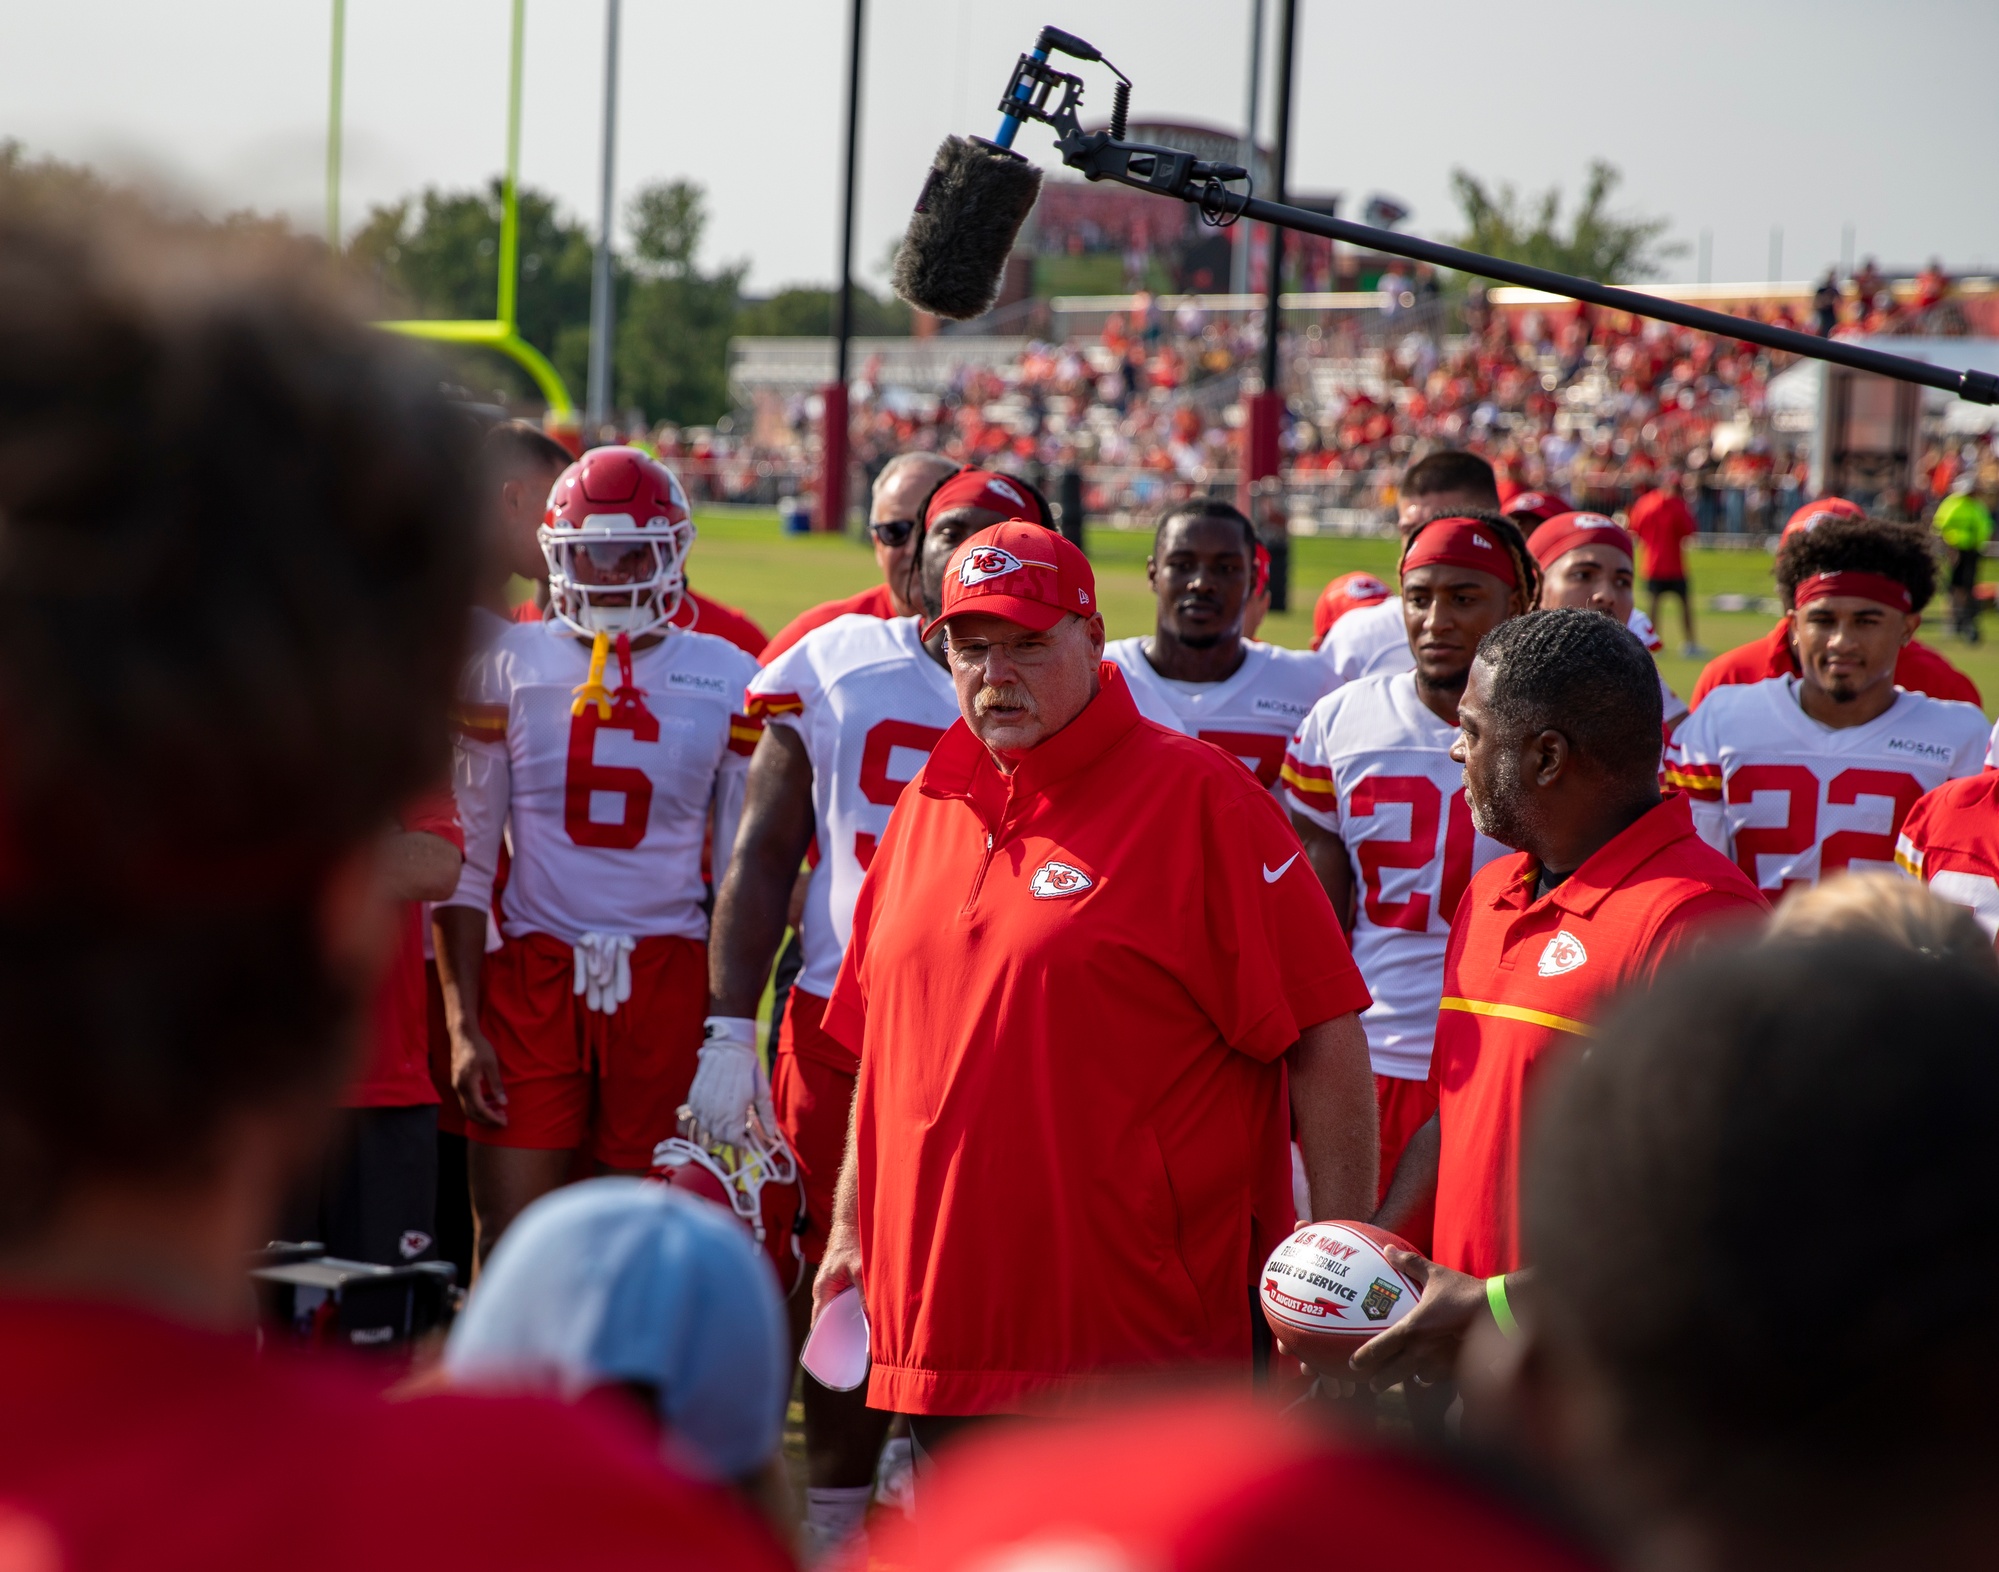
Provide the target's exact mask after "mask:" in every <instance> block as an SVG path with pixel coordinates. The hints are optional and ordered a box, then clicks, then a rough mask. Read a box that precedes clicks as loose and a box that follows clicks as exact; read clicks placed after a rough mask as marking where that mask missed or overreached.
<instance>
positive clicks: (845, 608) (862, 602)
mask: <svg viewBox="0 0 1999 1572" xmlns="http://www.w3.org/2000/svg"><path fill="white" fill-rule="evenodd" d="M895 614H896V612H895V597H894V596H892V595H891V594H889V592H888V586H887V585H886V584H877V585H876V586H875V587H874V588H873V589H864V590H862V591H861V592H860V594H858V595H849V596H847V597H846V598H845V599H844V600H826V601H821V602H820V603H819V604H818V605H816V606H808V607H806V608H805V610H803V611H801V612H800V613H799V614H798V615H797V616H795V617H793V618H792V619H791V621H789V622H787V623H786V624H785V625H784V626H783V627H781V628H779V629H778V630H777V636H776V637H775V638H773V639H772V640H771V641H770V643H768V644H766V645H765V646H764V647H763V649H762V650H761V651H760V652H753V653H755V654H756V657H757V664H758V665H760V666H768V665H769V664H770V663H771V662H772V661H774V660H776V659H777V658H778V656H780V655H782V654H783V653H784V652H785V651H786V650H788V649H790V648H791V646H792V645H794V644H796V643H797V642H798V641H799V640H800V639H802V638H804V637H805V635H806V634H808V633H810V632H811V631H812V630H813V629H814V628H823V627H825V626H826V624H827V623H829V622H831V621H832V620H833V619H834V618H835V617H880V618H882V619H883V620H887V619H888V618H890V617H893V616H894V615H895Z"/></svg>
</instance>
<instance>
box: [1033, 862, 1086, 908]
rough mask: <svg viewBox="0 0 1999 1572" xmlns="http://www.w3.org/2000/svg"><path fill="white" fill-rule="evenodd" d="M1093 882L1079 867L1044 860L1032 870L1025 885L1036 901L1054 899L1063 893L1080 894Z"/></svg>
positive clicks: (1060, 896)
mask: <svg viewBox="0 0 1999 1572" xmlns="http://www.w3.org/2000/svg"><path fill="white" fill-rule="evenodd" d="M1095 883H1096V880H1094V879H1092V878H1091V877H1090V876H1089V875H1088V874H1087V873H1085V872H1083V870H1082V869H1081V868H1072V867H1070V866H1069V865H1068V864H1067V863H1066V862H1044V863H1043V864H1042V865H1041V866H1040V867H1039V868H1036V869H1035V870H1034V876H1033V877H1032V878H1030V879H1029V880H1028V881H1027V887H1028V889H1029V890H1030V891H1032V892H1033V895H1034V898H1035V899H1036V900H1037V901H1054V900H1060V899H1061V898H1062V897H1063V896H1065V895H1081V894H1082V893H1083V892H1084V891H1085V890H1087V889H1089V888H1090V886H1091V885H1093V884H1095Z"/></svg>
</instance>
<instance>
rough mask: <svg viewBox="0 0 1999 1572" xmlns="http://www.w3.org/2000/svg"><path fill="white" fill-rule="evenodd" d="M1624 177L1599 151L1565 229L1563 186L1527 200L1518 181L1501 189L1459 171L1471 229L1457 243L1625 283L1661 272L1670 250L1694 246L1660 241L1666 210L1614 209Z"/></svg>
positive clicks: (1456, 176) (1456, 186)
mask: <svg viewBox="0 0 1999 1572" xmlns="http://www.w3.org/2000/svg"><path fill="white" fill-rule="evenodd" d="M1622 179H1623V176H1622V175H1621V174H1619V172H1618V171H1617V169H1616V167H1615V166H1613V165H1611V164H1609V163H1606V162H1605V161H1604V160H1603V159H1600V158H1599V159H1593V160H1592V161H1591V163H1590V166H1589V178H1588V180H1587V181H1586V182H1585V184H1584V186H1583V199H1582V205H1581V206H1580V207H1579V208H1577V209H1576V214H1575V218H1574V220H1573V221H1572V222H1571V223H1570V225H1569V229H1568V233H1567V234H1566V235H1565V234H1562V233H1560V232H1559V229H1558V225H1559V222H1560V218H1561V208H1562V192H1561V188H1560V187H1559V186H1551V187H1549V189H1548V190H1546V191H1544V192H1542V193H1541V194H1540V196H1538V197H1533V198H1529V199H1528V200H1527V201H1526V202H1524V203H1523V202H1522V201H1521V199H1520V197H1519V194H1518V193H1517V192H1516V191H1515V190H1514V188H1513V187H1512V186H1511V185H1502V186H1501V187H1500V188H1499V190H1498V193H1497V195H1495V194H1494V193H1493V192H1491V191H1490V190H1488V189H1487V187H1486V185H1485V183H1484V182H1483V181H1481V180H1480V179H1479V178H1478V177H1477V176H1475V175H1472V174H1469V173H1467V172H1466V171H1465V170H1462V169H1454V170H1452V171H1451V190H1452V192H1453V193H1454V194H1455V195H1456V197H1457V199H1458V206H1459V208H1460V209H1461V210H1462V211H1463V213H1464V219H1465V232H1464V234H1462V235H1461V236H1459V237H1458V240H1457V244H1459V245H1461V246H1465V247H1467V248H1469V249H1470V250H1473V251H1482V252H1484V253H1485V254H1486V255H1488V256H1495V257H1502V258H1504V259H1506V260H1507V261H1509V262H1525V263H1528V264H1530V265H1532V266H1534V267H1545V268H1552V269H1554V270H1555V271H1556V272H1560V273H1573V274H1575V275H1577V276H1578V277H1581V278H1590V279H1595V280H1597V281H1598V282H1599V283H1605V284H1621V283H1629V282H1631V281H1633V280H1635V279H1641V278H1653V277H1656V276H1657V275H1658V273H1659V271H1660V263H1661V262H1662V261H1663V260H1664V259H1666V258H1667V257H1673V256H1679V255H1681V254H1682V253H1684V252H1685V251H1686V249H1687V248H1686V247H1685V246H1684V245H1683V244H1679V243H1674V244H1671V245H1660V244H1659V243H1658V242H1659V237H1660V236H1661V235H1663V234H1664V233H1665V232H1666V230H1667V229H1668V228H1670V227H1671V220H1669V219H1664V218H1632V217H1623V216H1620V215H1618V214H1615V213H1612V212H1610V211H1609V210H1608V204H1609V201H1610V194H1611V192H1612V191H1614V190H1616V188H1617V185H1618V182H1619V181H1620V180H1622Z"/></svg>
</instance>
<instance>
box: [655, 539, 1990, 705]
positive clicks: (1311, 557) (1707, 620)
mask: <svg viewBox="0 0 1999 1572" xmlns="http://www.w3.org/2000/svg"><path fill="white" fill-rule="evenodd" d="M697 522H698V524H699V527H700V539H699V540H698V542H697V543H696V545H695V547H694V554H693V556H692V557H691V558H690V559H689V561H688V573H689V576H690V577H691V578H692V580H693V581H694V583H696V584H697V585H699V586H700V588H701V590H702V591H703V593H705V594H708V595H712V596H714V597H715V598H716V599H717V600H721V601H724V602H726V603H727V604H729V605H732V606H736V607H739V608H740V609H741V610H743V611H744V612H746V613H748V614H749V615H750V616H751V617H753V618H755V619H756V620H757V621H758V622H759V623H761V624H762V625H763V626H764V628H765V629H766V630H767V631H769V632H772V633H775V632H776V631H777V630H778V629H779V628H780V627H782V626H783V625H784V624H785V623H786V622H788V621H789V620H790V619H791V618H792V617H793V616H795V615H797V613H799V612H800V611H802V610H804V609H805V608H806V607H807V606H811V605H816V604H817V603H818V602H820V601H822V600H831V599H833V598H834V597H836V596H840V595H851V594H854V593H855V592H856V591H858V590H863V589H866V588H867V587H868V586H869V585H871V584H873V583H875V582H876V581H877V574H876V570H875V559H874V554H873V553H872V552H871V551H869V550H868V548H867V546H866V544H865V543H863V542H857V541H854V540H851V539H848V538H846V537H844V536H836V535H786V534H783V533H781V532H780V531H779V529H778V523H777V514H776V513H775V512H770V513H765V512H749V511H743V512H738V511H735V510H730V511H726V512H712V513H702V514H700V515H699V516H698V520H697ZM1150 545H1151V537H1150V536H1149V535H1144V534H1140V533H1136V532H1126V531H1122V530H1112V529H1092V530H1091V531H1090V532H1089V549H1090V557H1091V560H1092V562H1093V563H1094V565H1095V567H1096V571H1097V590H1098V595H1099V598H1100V599H1101V600H1102V602H1103V608H1104V621H1105V623H1106V625H1107V626H1108V627H1109V629H1110V635H1111V637H1112V638H1125V637H1128V636H1129V635H1131V634H1134V633H1149V632H1151V630H1152V618H1153V605H1152V592H1151V591H1150V590H1149V589H1147V588H1146V584H1145V555H1146V551H1147V549H1148V548H1149V547H1150ZM1687 567H1688V572H1689V573H1690V574H1691V575H1692V579H1693V585H1694V599H1695V603H1696V604H1695V619H1696V628H1697V631H1698V633H1699V634H1700V642H1701V643H1702V644H1703V645H1704V646H1705V647H1706V648H1707V649H1709V650H1711V651H1714V650H1725V649H1729V648H1732V647H1733V646H1735V645H1737V644H1744V643H1747V642H1748V641H1749V640H1750V639H1753V638H1756V637H1757V636H1758V635H1760V634H1762V633H1764V632H1766V631H1767V630H1768V629H1769V627H1770V622H1771V619H1770V617H1769V616H1768V615H1766V614H1764V613H1762V612H1733V613H1724V612H1716V611H1710V610H1709V609H1708V600H1709V597H1711V596H1714V595H1717V594H1735V595H1748V596H1752V597H1753V596H1759V595H1764V596H1767V595H1774V594H1775V593H1776V590H1775V587H1774V586H1773V585H1772V583H1771V580H1770V559H1769V558H1768V557H1766V556H1764V555H1763V553H1761V552H1757V551H1693V552H1690V553H1688V561H1687ZM1355 568H1365V569H1367V570H1368V571H1369V572H1371V573H1378V574H1380V575H1382V577H1384V578H1386V579H1388V580H1389V581H1390V582H1391V583H1392V582H1393V579H1394V569H1395V548H1394V546H1393V544H1392V543H1391V542H1389V541H1385V540H1329V539H1328V540H1321V539H1309V538H1308V539H1301V540H1296V541H1293V542H1292V569H1291V585H1292V610H1291V611H1289V612H1286V613H1283V614H1281V615H1275V614H1274V615H1272V616H1271V617H1270V618H1269V620H1268V621H1266V622H1265V623H1264V625H1263V633H1262V636H1263V637H1264V638H1266V639H1269V640H1270V641H1271V642H1272V643H1275V644H1289V645H1293V646H1295V647H1297V648H1299V649H1303V648H1305V647H1306V646H1308V645H1309V644H1310V643H1311V642H1312V602H1313V600H1314V599H1315V598H1316V597H1317V595H1318V593H1319V589H1320V587H1321V586H1322V585H1324V584H1325V583H1326V581H1327V580H1328V579H1331V578H1334V577H1336V576H1337V575H1339V574H1341V573H1346V572H1349V571H1351V570H1353V569H1355ZM1942 604H1943V603H1942V600H1941V598H1939V599H1938V600H1937V601H1935V602H1933V603H1932V604H1931V607H1930V611H1931V614H1932V616H1934V617H1936V618H1937V622H1936V624H1935V625H1933V626H1932V627H1930V628H1929V629H1927V630H1926V631H1925V632H1924V634H1923V638H1924V640H1925V641H1926V642H1928V643H1931V644H1933V645H1934V646H1935V647H1937V648H1938V649H1940V650H1942V651H1943V653H1944V654H1945V655H1946V656H1948V657H1949V659H1950V660H1951V662H1952V663H1953V664H1954V665H1956V666H1958V667H1960V668H1961V669H1962V670H1963V671H1964V672H1965V673H1966V674H1967V675H1968V676H1969V677H1970V678H1971V679H1972V681H1974V682H1976V683H1977V684H1978V688H1979V691H1980V692H1981V693H1983V694H1984V695H1985V709H1986V713H1987V714H1988V715H1993V714H1999V648H1995V647H1994V646H1993V645H1991V644H1981V645H1968V644H1965V643H1964V642H1963V641H1961V640H1959V639H1956V638H1953V637H1952V636H1951V635H1949V634H1948V633H1945V632H1943V631H1942V616H1941V613H1942ZM1661 633H1662V636H1663V637H1664V638H1665V640H1666V650H1665V652H1664V653H1663V654H1662V655H1661V657H1660V661H1659V667H1660V670H1661V671H1663V672H1664V673H1665V675H1666V680H1667V681H1668V682H1670V683H1671V684H1672V685H1673V688H1674V690H1675V691H1676V692H1678V693H1679V694H1680V695H1681V696H1682V697H1684V696H1685V695H1686V694H1688V693H1689V692H1691V691H1692V689H1693V685H1694V679H1695V678H1696V677H1698V676H1699V675H1700V668H1701V666H1702V665H1703V664H1704V662H1703V661H1701V660H1687V659H1684V658H1682V657H1681V656H1680V655H1679V654H1678V650H1679V646H1680V631H1679V618H1678V608H1677V607H1672V608H1669V609H1668V611H1667V622H1666V627H1665V628H1664V629H1662V630H1661Z"/></svg>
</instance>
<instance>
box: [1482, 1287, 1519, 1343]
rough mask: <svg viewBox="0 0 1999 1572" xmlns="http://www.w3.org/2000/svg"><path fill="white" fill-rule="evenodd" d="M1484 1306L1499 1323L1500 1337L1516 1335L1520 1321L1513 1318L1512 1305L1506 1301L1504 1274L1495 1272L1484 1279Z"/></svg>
mask: <svg viewBox="0 0 1999 1572" xmlns="http://www.w3.org/2000/svg"><path fill="white" fill-rule="evenodd" d="M1485 1307H1486V1309H1488V1310H1490V1311H1491V1312H1492V1319H1493V1320H1494V1321H1495V1322H1497V1323H1498V1325H1499V1333H1500V1336H1502V1337H1518V1336H1519V1335H1520V1323H1519V1322H1518V1321H1516V1320H1514V1319H1513V1306H1512V1305H1510V1304H1508V1303H1507V1302H1506V1274H1505V1273H1504V1272H1499V1273H1495V1274H1494V1275H1493V1276H1491V1277H1488V1278H1487V1279H1486V1280H1485Z"/></svg>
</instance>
